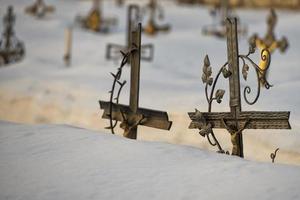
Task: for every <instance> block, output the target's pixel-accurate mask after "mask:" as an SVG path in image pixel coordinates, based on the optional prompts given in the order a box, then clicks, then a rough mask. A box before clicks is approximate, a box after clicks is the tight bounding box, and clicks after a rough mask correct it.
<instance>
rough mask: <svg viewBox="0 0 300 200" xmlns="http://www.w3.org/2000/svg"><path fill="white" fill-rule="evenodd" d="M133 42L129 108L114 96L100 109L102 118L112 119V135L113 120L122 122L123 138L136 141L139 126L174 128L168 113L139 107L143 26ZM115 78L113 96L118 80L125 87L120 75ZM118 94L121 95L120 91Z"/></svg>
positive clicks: (139, 28) (132, 34)
mask: <svg viewBox="0 0 300 200" xmlns="http://www.w3.org/2000/svg"><path fill="white" fill-rule="evenodd" d="M131 41H132V43H131V46H130V51H129V56H130V60H131V62H130V65H131V68H130V70H131V72H130V96H129V106H126V105H122V104H119V103H118V102H117V103H114V102H112V99H113V98H112V96H111V101H108V102H106V101H100V102H99V103H100V108H101V109H104V113H103V115H102V118H105V119H110V122H111V123H110V124H111V125H110V127H109V128H110V129H111V130H112V133H114V131H113V128H114V126H113V125H112V124H113V123H112V120H114V121H120V122H121V124H120V127H121V128H122V129H124V134H123V136H124V137H127V138H130V139H136V138H137V128H138V126H139V125H143V126H148V127H152V128H158V129H164V130H169V129H170V128H171V126H172V122H171V121H169V118H168V114H167V112H164V111H157V110H150V109H146V108H140V107H139V89H140V88H139V87H140V60H141V24H139V25H138V27H137V29H135V30H133V31H132V33H131ZM126 55H128V54H126ZM124 64H126V63H124ZM119 70H120V68H119ZM120 74H121V73H120ZM113 76H114V78H115V82H114V84H113V89H112V91H110V93H111V95H113V93H114V85H115V83H116V80H118V81H117V82H118V83H119V84H121V87H123V84H122V83H120V81H119V78H120V77H119V74H117V75H113ZM124 84H125V83H124ZM118 93H120V91H119V92H118Z"/></svg>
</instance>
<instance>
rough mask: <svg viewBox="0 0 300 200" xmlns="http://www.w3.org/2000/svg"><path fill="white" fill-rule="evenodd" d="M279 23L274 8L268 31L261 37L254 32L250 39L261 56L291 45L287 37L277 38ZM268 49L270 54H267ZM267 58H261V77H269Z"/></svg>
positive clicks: (268, 18) (268, 23) (285, 48)
mask: <svg viewBox="0 0 300 200" xmlns="http://www.w3.org/2000/svg"><path fill="white" fill-rule="evenodd" d="M276 23H277V15H276V13H275V10H274V9H271V10H270V14H269V16H268V17H267V33H266V35H265V37H264V38H260V37H259V36H258V35H257V34H254V35H253V36H251V37H250V39H249V44H250V45H251V46H253V47H257V48H258V49H259V50H260V52H261V53H262V54H261V57H265V56H268V55H271V54H272V53H273V52H274V51H275V50H276V49H279V50H280V52H281V53H282V52H285V51H286V50H287V48H288V46H289V44H288V40H287V39H286V37H282V38H281V40H277V39H276V37H275V33H274V29H275V26H276ZM265 49H266V50H268V51H269V53H270V54H267V52H266V51H264V50H265ZM267 65H268V64H267V60H264V59H261V60H260V63H259V67H260V69H261V71H262V73H260V77H262V76H264V77H267V75H268V72H269V70H268V69H267ZM261 81H262V82H261V85H262V86H263V85H264V82H263V81H264V79H261Z"/></svg>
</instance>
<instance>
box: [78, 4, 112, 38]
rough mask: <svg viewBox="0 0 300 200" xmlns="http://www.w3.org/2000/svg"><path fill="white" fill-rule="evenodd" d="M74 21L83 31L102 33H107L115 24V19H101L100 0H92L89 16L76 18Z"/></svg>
mask: <svg viewBox="0 0 300 200" xmlns="http://www.w3.org/2000/svg"><path fill="white" fill-rule="evenodd" d="M76 21H77V22H79V24H80V25H81V26H82V27H83V28H85V29H89V30H92V31H95V32H103V33H107V32H109V29H110V28H111V27H112V26H115V25H116V24H117V19H116V18H104V17H103V14H102V1H101V0H93V6H92V9H91V10H90V12H89V14H88V15H87V16H86V17H81V16H78V17H76Z"/></svg>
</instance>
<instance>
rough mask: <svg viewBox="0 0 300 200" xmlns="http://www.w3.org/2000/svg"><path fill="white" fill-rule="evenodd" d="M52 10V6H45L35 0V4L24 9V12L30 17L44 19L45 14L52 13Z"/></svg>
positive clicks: (41, 0) (40, 1)
mask: <svg viewBox="0 0 300 200" xmlns="http://www.w3.org/2000/svg"><path fill="white" fill-rule="evenodd" d="M54 10H55V7H54V6H49V5H46V4H45V2H44V1H43V0H36V2H35V3H34V4H33V5H31V6H28V7H27V8H26V9H25V12H26V13H28V14H30V15H34V16H36V17H39V18H41V17H44V16H45V15H46V14H47V13H52V12H54Z"/></svg>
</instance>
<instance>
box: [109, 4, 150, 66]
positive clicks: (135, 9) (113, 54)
mask: <svg viewBox="0 0 300 200" xmlns="http://www.w3.org/2000/svg"><path fill="white" fill-rule="evenodd" d="M140 15H141V13H140V8H139V6H138V5H133V4H132V5H129V7H128V11H127V32H126V33H127V35H126V43H125V45H119V44H112V43H109V44H108V45H107V48H106V59H108V60H110V59H112V60H117V59H119V58H120V57H121V54H120V51H124V52H126V51H128V50H129V49H130V46H131V31H132V30H133V28H136V27H133V26H134V25H136V24H138V22H139V21H140ZM141 51H142V52H141V59H142V60H145V61H152V60H153V55H154V47H153V45H152V44H143V45H142V46H141ZM147 52H149V53H147ZM129 63H130V58H129V59H128V64H129Z"/></svg>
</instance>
